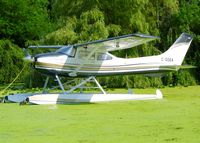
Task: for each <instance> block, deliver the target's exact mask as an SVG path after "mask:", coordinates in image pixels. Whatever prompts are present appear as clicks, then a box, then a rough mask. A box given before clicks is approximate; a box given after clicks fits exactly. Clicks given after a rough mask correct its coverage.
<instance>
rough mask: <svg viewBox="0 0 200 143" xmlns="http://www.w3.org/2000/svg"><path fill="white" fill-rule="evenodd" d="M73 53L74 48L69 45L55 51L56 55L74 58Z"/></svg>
mask: <svg viewBox="0 0 200 143" xmlns="http://www.w3.org/2000/svg"><path fill="white" fill-rule="evenodd" d="M75 52H76V50H75V48H74V47H73V46H71V45H70V46H63V47H62V48H60V49H58V50H57V51H56V53H62V54H65V55H68V56H70V57H74V55H75Z"/></svg>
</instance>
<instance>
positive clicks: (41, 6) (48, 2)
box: [0, 0, 200, 88]
mask: <svg viewBox="0 0 200 143" xmlns="http://www.w3.org/2000/svg"><path fill="white" fill-rule="evenodd" d="M0 8H1V12H0V38H1V41H0V56H1V57H0V66H1V67H0V73H1V75H0V82H1V83H8V82H10V81H11V80H12V79H13V78H14V75H15V74H16V73H18V72H19V69H20V68H22V62H23V61H21V60H20V59H19V58H21V52H19V50H18V49H19V48H18V46H19V47H21V48H23V47H24V46H27V44H30V43H39V44H74V43H81V42H85V41H91V40H97V39H103V38H107V37H112V36H118V35H122V34H129V33H135V32H140V33H146V34H151V35H156V36H160V37H161V40H160V41H156V43H155V42H154V43H153V42H151V43H149V44H148V45H143V46H140V47H138V48H134V49H128V50H124V51H117V52H115V53H114V54H115V55H117V56H120V57H138V56H147V55H152V54H159V53H160V52H163V51H165V50H166V49H168V48H169V46H170V45H171V44H172V43H173V42H174V41H175V39H176V38H177V37H178V36H179V35H180V34H181V33H182V32H187V33H190V34H191V35H193V36H194V40H193V42H192V45H191V47H190V50H189V52H188V54H187V56H186V59H185V61H184V63H185V64H192V65H195V66H197V67H198V68H197V69H192V70H180V71H179V72H174V73H169V74H167V75H166V76H164V77H162V78H161V77H144V76H141V75H130V76H116V77H103V78H99V80H100V82H101V84H103V85H107V86H108V87H139V88H145V87H150V86H153V87H160V86H163V85H167V86H176V85H184V86H187V85H194V84H196V83H199V81H200V73H199V72H198V71H199V69H200V62H199V61H200V47H199V45H200V29H199V27H200V1H199V0H124V1H120V0H74V1H70V0H64V1H63V0H56V1H54V0H29V1H23V0H17V1H13V0H1V1H0ZM6 45H7V46H6ZM155 45H156V46H155ZM7 47H10V48H7ZM11 47H12V48H11ZM15 51H17V52H15ZM5 53H7V54H5ZM2 59H3V60H2ZM6 60H7V61H6ZM12 63H13V64H12ZM13 66H15V68H14V67H13ZM27 70H28V68H27ZM6 71H7V72H6ZM8 73H10V75H11V76H8V75H9V74H8ZM6 74H7V75H6ZM38 76H41V75H38V73H35V72H31V73H29V74H28V73H26V74H24V77H23V78H21V79H25V81H26V83H29V86H32V85H33V84H32V83H33V82H32V80H34V79H37V78H31V77H38ZM40 79H41V78H40ZM42 81H43V80H39V81H37V83H40V82H42ZM34 86H36V85H34Z"/></svg>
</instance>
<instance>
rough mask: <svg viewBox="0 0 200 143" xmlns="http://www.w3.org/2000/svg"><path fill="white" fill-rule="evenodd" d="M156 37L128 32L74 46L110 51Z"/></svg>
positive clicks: (133, 45) (130, 46)
mask: <svg viewBox="0 0 200 143" xmlns="http://www.w3.org/2000/svg"><path fill="white" fill-rule="evenodd" d="M156 39H159V37H155V36H150V35H145V34H129V35H123V36H118V37H112V38H108V39H104V40H97V41H91V42H87V43H83V44H76V45H74V47H77V48H78V47H87V46H89V47H98V49H99V48H100V49H101V50H105V51H108V52H110V51H116V50H123V49H128V48H132V47H135V46H138V45H141V44H144V43H147V42H149V41H152V40H156Z"/></svg>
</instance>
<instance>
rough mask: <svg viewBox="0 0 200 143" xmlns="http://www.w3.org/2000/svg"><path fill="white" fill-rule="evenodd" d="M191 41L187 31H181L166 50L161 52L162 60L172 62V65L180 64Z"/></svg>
mask: <svg viewBox="0 0 200 143" xmlns="http://www.w3.org/2000/svg"><path fill="white" fill-rule="evenodd" d="M191 42H192V36H191V35H189V34H187V33H182V34H181V36H180V37H179V38H178V39H177V40H176V41H175V42H174V44H173V45H172V46H171V47H170V48H169V49H168V50H167V51H166V52H164V53H163V54H161V57H162V60H163V61H166V62H172V63H173V64H174V65H181V64H182V62H183V60H184V57H185V55H186V53H187V51H188V49H189V46H190V44H191Z"/></svg>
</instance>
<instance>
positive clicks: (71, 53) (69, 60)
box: [26, 33, 192, 100]
mask: <svg viewBox="0 0 200 143" xmlns="http://www.w3.org/2000/svg"><path fill="white" fill-rule="evenodd" d="M156 39H158V37H155V36H150V35H144V34H129V35H123V36H119V37H113V38H108V39H104V40H97V41H92V42H87V43H83V44H75V45H67V46H66V45H56V46H54V45H49V46H48V45H45V46H29V48H59V49H58V50H57V51H55V52H51V53H44V54H38V55H35V56H33V57H31V56H30V55H27V57H26V59H28V60H31V61H32V62H33V67H34V68H35V69H36V70H38V71H40V72H41V73H44V74H46V75H47V79H46V82H45V84H44V91H45V89H46V87H47V84H48V80H49V76H54V77H55V78H56V79H57V81H58V84H59V86H60V88H61V89H62V91H63V94H69V93H72V91H74V90H75V89H77V88H80V87H81V86H83V84H85V83H86V82H88V81H90V80H93V81H94V82H95V83H96V84H97V86H98V87H99V89H100V90H101V91H102V93H103V94H106V92H105V91H104V90H103V88H102V87H101V85H100V84H99V83H98V81H97V80H96V79H95V77H96V76H108V75H125V74H154V73H163V72H170V71H176V70H178V69H179V68H180V67H181V64H182V62H183V60H184V57H185V55H186V53H187V51H188V48H189V46H190V44H191V41H192V36H190V35H189V34H186V33H182V34H181V35H180V37H179V38H178V39H177V40H176V41H175V43H174V44H173V45H172V46H171V47H170V48H169V49H168V50H167V51H166V52H164V53H162V54H160V55H155V56H147V57H138V58H129V59H127V58H119V57H116V56H114V55H112V54H111V53H109V52H111V51H116V50H123V49H128V48H133V47H135V46H138V45H141V44H144V43H147V42H149V41H152V40H156ZM59 76H66V77H87V79H86V80H84V81H82V82H81V83H80V84H78V85H77V86H75V87H74V88H71V89H70V90H68V91H65V89H64V86H63V84H62V83H61V80H60V78H59ZM28 100H29V99H28Z"/></svg>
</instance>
